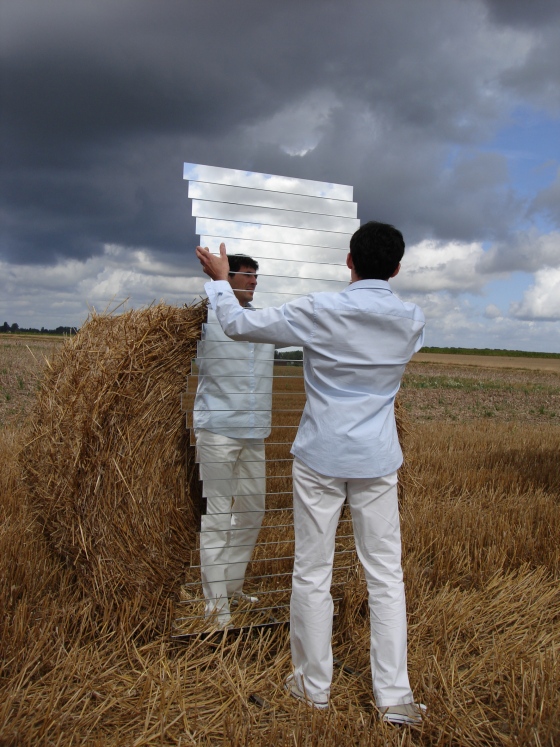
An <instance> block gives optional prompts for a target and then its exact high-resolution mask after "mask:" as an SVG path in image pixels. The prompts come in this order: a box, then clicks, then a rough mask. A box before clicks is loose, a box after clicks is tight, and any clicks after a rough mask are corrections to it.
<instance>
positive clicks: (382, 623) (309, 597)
mask: <svg viewBox="0 0 560 747" xmlns="http://www.w3.org/2000/svg"><path fill="white" fill-rule="evenodd" d="M293 482H294V526H295V538H296V558H295V564H294V573H293V579H292V598H291V604H290V641H291V648H292V662H293V665H294V677H295V680H296V683H297V685H298V687H299V688H300V690H303V691H304V692H305V693H307V696H308V697H310V698H311V699H312V700H314V701H317V702H324V701H325V699H327V698H328V697H329V694H330V686H331V680H332V671H333V658H332V648H331V633H332V618H333V601H332V596H331V593H330V586H331V579H332V566H333V557H334V545H335V533H336V527H337V524H338V519H339V516H340V511H341V509H342V505H343V503H344V500H345V499H346V498H347V499H348V504H349V506H350V510H351V512H352V522H353V525H354V536H355V540H356V549H357V551H358V556H359V558H360V560H361V562H362V565H363V567H364V571H365V575H366V582H367V588H368V596H369V611H370V625H371V644H370V645H371V648H370V657H371V671H372V679H373V692H374V695H375V702H376V704H377V705H378V706H388V705H397V704H402V703H410V702H412V701H413V700H414V698H413V695H412V691H411V689H410V684H409V681H408V674H407V657H406V608H405V596H404V585H403V577H402V569H401V541H400V524H399V511H398V502H397V475H396V473H394V474H391V475H386V476H385V477H379V478H375V479H370V478H366V479H350V480H348V479H340V478H334V477H328V476H325V475H320V474H318V473H317V472H315V471H314V470H312V469H311V468H309V467H308V466H307V465H305V464H304V463H303V462H301V461H299V460H298V459H297V458H296V459H294V464H293Z"/></svg>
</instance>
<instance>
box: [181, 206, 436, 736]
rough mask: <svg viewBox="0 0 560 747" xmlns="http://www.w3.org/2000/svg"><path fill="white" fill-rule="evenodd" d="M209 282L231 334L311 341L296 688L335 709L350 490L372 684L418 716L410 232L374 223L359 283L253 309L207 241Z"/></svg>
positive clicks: (399, 715) (295, 584) (299, 487)
mask: <svg viewBox="0 0 560 747" xmlns="http://www.w3.org/2000/svg"><path fill="white" fill-rule="evenodd" d="M196 252H197V256H198V258H199V260H200V262H201V264H202V267H203V269H204V272H206V274H208V275H210V277H211V278H212V279H213V280H215V281H217V282H214V283H207V284H206V286H205V288H206V292H207V293H208V297H209V299H210V303H211V305H212V307H213V309H214V310H215V311H216V315H217V317H218V321H219V322H220V324H221V325H222V327H223V329H224V331H225V332H226V334H228V335H229V336H230V337H232V338H233V339H240V340H251V341H253V342H267V341H270V340H274V341H275V342H276V344H277V345H279V346H281V347H283V346H288V345H299V346H303V350H304V380H305V387H306V393H307V403H306V405H305V408H304V411H303V414H302V418H301V423H300V426H299V429H298V433H297V436H296V439H295V441H294V444H293V447H292V453H293V455H294V465H293V483H294V525H295V561H294V572H293V578H292V597H291V603H290V638H291V649H292V663H293V674H292V675H291V676H290V677H289V678H288V680H287V683H286V689H287V690H288V691H289V692H290V693H291V694H292V695H294V696H295V697H296V698H299V699H301V700H304V701H305V702H307V703H308V704H309V705H312V706H314V707H316V708H327V707H328V701H329V695H330V686H331V680H332V667H333V660H332V649H331V633H332V615H333V602H332V597H331V594H330V585H331V578H332V565H333V556H334V538H335V532H336V526H337V523H338V518H339V516H340V511H341V508H342V505H343V503H344V501H345V499H347V500H348V503H349V505H350V509H351V512H352V520H353V525H354V535H355V540H356V548H357V551H358V555H359V558H360V560H361V562H362V565H363V566H364V570H365V575H366V581H367V587H368V595H369V607H370V625H371V648H370V654H371V668H372V677H373V691H374V695H375V700H376V704H377V706H378V708H379V710H380V713H381V715H382V718H383V719H384V720H385V721H390V722H392V723H409V724H410V723H419V722H420V721H421V720H422V711H423V710H424V706H422V705H421V704H416V703H414V698H413V695H412V691H411V689H410V684H409V680H408V672H407V657H406V608H405V596H404V585H403V579H402V568H401V544H400V525H399V513H398V503H397V469H398V468H399V467H400V465H401V463H402V452H401V448H400V446H399V442H398V437H397V430H396V425H395V417H394V400H395V396H396V394H397V392H398V389H399V386H400V381H401V378H402V375H403V373H404V369H405V366H406V364H407V363H408V361H409V360H410V358H411V357H412V355H413V354H414V353H415V352H416V351H417V350H419V349H420V347H421V346H422V342H423V329H424V323H425V322H424V315H423V314H422V311H421V310H420V309H419V308H418V307H417V306H416V305H414V304H412V303H404V302H403V301H401V300H400V299H399V298H398V297H397V296H395V295H394V294H393V292H392V291H391V288H390V286H389V283H388V282H387V281H388V280H389V279H390V278H392V277H394V276H395V275H396V274H397V273H398V272H399V269H400V261H401V259H402V257H403V254H404V240H403V237H402V234H401V233H400V231H398V230H397V229H396V228H394V227H393V226H390V225H387V224H384V223H377V222H373V221H372V222H370V223H367V224H365V225H363V226H362V227H361V228H359V229H358V231H356V233H355V234H354V235H353V236H352V239H351V241H350V252H349V254H348V256H347V265H348V268H349V270H350V276H351V283H350V285H349V286H348V288H347V289H346V290H344V291H342V292H341V293H313V294H311V295H309V296H305V297H303V298H300V299H297V300H296V301H292V302H290V303H287V304H284V305H283V306H281V307H278V308H268V309H261V310H259V311H256V312H254V313H246V312H245V311H244V310H243V308H241V307H240V306H239V304H237V303H236V300H235V297H234V296H233V293H232V292H231V289H230V288H229V285H228V284H227V283H224V282H223V280H225V279H226V277H227V259H226V255H225V246H224V245H223V244H222V245H221V246H220V256H219V257H216V256H214V255H212V254H211V253H210V252H209V250H208V249H206V248H202V247H197V250H196Z"/></svg>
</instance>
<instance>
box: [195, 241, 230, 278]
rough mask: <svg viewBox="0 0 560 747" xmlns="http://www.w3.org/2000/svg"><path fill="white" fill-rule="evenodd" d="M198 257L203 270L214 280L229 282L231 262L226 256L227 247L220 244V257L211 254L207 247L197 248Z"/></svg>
mask: <svg viewBox="0 0 560 747" xmlns="http://www.w3.org/2000/svg"><path fill="white" fill-rule="evenodd" d="M196 256H197V257H198V258H199V260H200V264H201V265H202V269H203V270H204V272H205V273H206V274H207V275H209V276H210V277H211V278H212V280H227V279H228V274H229V262H228V258H227V254H226V245H225V244H220V256H219V257H217V256H216V255H215V254H212V253H211V252H210V249H208V247H207V246H205V247H202V246H197V247H196Z"/></svg>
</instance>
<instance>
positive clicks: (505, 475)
mask: <svg viewBox="0 0 560 747" xmlns="http://www.w3.org/2000/svg"><path fill="white" fill-rule="evenodd" d="M21 352H23V350H22V351H21ZM26 355H27V353H26V354H24V356H23V357H24V358H25V356H26ZM10 360H11V359H10ZM18 361H19V362H18ZM1 365H4V366H6V364H5V363H3V362H2V364H1ZM9 366H10V371H11V373H10V376H11V379H10V381H12V384H10V386H15V387H16V388H17V387H18V383H17V382H18V379H17V376H18V375H19V376H22V373H21V370H18V366H20V368H21V367H25V366H27V369H26V370H28V369H32V368H33V366H32V365H31V364H29V362H28V361H27V358H25V360H24V361H23V362H22V360H21V356H17V355H15V356H14V358H13V362H10V363H9ZM37 367H38V364H37ZM24 380H25V379H24ZM559 391H560V379H559V377H558V376H557V375H555V374H551V373H538V372H537V373H535V372H531V373H530V374H529V373H528V372H526V371H511V370H505V371H502V370H492V371H490V370H488V369H482V368H481V369H472V368H470V367H469V368H468V369H467V368H461V367H450V366H439V365H437V364H413V365H411V367H410V369H409V373H408V375H407V380H406V382H405V386H404V388H403V391H402V394H401V401H402V403H403V405H404V407H405V408H406V411H407V413H408V423H407V435H406V438H405V450H406V466H405V469H404V471H403V483H404V488H405V490H404V495H403V496H402V525H403V546H404V556H403V564H404V569H405V579H406V585H407V601H408V614H409V625H410V627H409V668H410V674H411V681H412V685H413V688H414V690H415V694H416V696H417V698H418V699H420V700H422V701H423V702H425V703H426V704H427V705H428V708H429V716H428V718H427V719H426V721H425V723H424V725H423V727H422V729H421V730H415V731H409V730H407V729H405V730H396V729H393V728H390V727H388V726H383V725H381V724H380V723H379V722H378V720H377V719H376V718H375V715H374V712H373V709H372V695H371V684H370V677H369V661H368V659H369V656H368V649H369V641H368V638H369V636H368V619H367V615H368V610H367V598H366V594H365V588H364V583H363V579H362V576H361V571H360V569H359V567H358V566H356V565H354V566H353V568H352V570H351V571H350V573H349V574H348V576H347V577H346V583H345V587H344V592H343V598H342V601H341V606H340V613H339V615H338V617H337V618H336V621H335V632H334V655H335V657H337V659H338V660H339V661H340V662H342V663H343V664H344V665H345V667H344V668H342V667H337V668H336V669H335V678H334V682H333V689H332V707H331V709H330V710H329V712H328V713H326V714H323V713H316V712H309V711H308V710H307V709H306V707H305V706H302V705H299V704H297V703H296V702H295V701H293V700H291V699H289V698H288V697H286V696H285V694H284V693H283V691H282V688H281V685H282V682H283V679H284V677H285V676H286V675H287V674H288V672H289V667H290V663H289V661H290V660H289V642H288V637H287V634H286V631H285V630H284V629H282V628H277V629H268V630H265V631H264V632H260V633H259V632H253V633H249V634H246V635H242V636H238V637H237V636H230V637H224V638H218V639H215V640H214V641H208V640H207V641H202V640H200V639H192V640H191V641H190V643H188V644H186V645H185V644H179V645H178V644H176V643H174V642H171V641H170V640H169V639H168V638H167V637H163V638H162V637H161V635H159V634H156V633H155V631H154V627H153V625H152V623H151V621H150V619H149V616H148V617H146V619H145V625H143V626H137V627H136V628H135V629H131V622H130V621H131V620H137V618H138V616H137V614H136V611H135V609H134V606H135V602H134V601H128V602H127V603H125V604H123V605H122V607H121V608H120V609H119V610H118V611H117V612H114V611H113V613H112V614H111V615H110V616H108V615H106V616H103V615H102V614H100V612H99V610H98V609H96V607H95V605H93V604H92V602H91V600H90V599H88V598H87V597H86V596H85V595H84V593H83V591H81V590H80V586H79V585H78V584H77V583H76V580H75V578H74V577H73V575H72V572H71V571H70V570H69V569H67V568H65V567H63V566H62V565H61V563H60V562H59V561H58V560H57V559H56V558H55V557H54V556H53V555H52V553H51V551H50V549H49V547H48V545H47V543H46V541H45V539H44V537H43V534H42V532H41V530H40V527H39V525H38V523H37V521H36V517H35V511H34V507H33V506H32V505H29V503H28V501H27V496H26V493H25V491H24V489H23V487H22V482H21V479H20V474H19V471H18V467H17V460H16V454H17V451H18V450H19V448H21V444H22V443H23V441H24V439H25V432H26V430H25V426H24V424H23V415H24V411H25V410H26V407H27V404H26V403H24V402H22V403H21V407H20V408H17V409H16V411H15V412H9V411H7V410H6V409H4V410H3V424H2V428H1V429H0V457H1V459H2V472H1V477H0V511H1V512H2V522H1V530H0V562H1V563H2V574H1V580H0V600H1V603H2V609H3V612H4V614H3V617H2V621H1V623H0V626H1V628H2V633H1V640H2V649H3V650H2V654H3V656H2V671H1V675H0V687H1V698H0V743H1V744H5V745H12V744H13V745H16V744H17V745H38V744H41V745H42V744H45V745H50V744H52V745H54V744H61V745H70V744H72V745H78V744H88V745H136V746H137V747H140V745H148V744H161V745H178V744H181V745H188V744H200V745H205V744H207V745H217V744H225V745H252V744H254V745H259V744H274V745H288V744H290V745H293V744H296V745H319V744H321V745H322V746H324V747H326V746H327V745H361V744H363V745H402V746H404V745H436V744H437V745H444V744H446V745H447V744H449V745H498V744H499V745H512V746H513V745H516V746H518V747H521V746H522V745H535V746H539V745H550V747H553V745H556V744H559V743H560V695H559V693H560V659H559V654H560V652H559V640H560V635H559V634H560V590H559V589H560V585H559V584H558V580H559V575H560V550H559V548H560V506H559V494H560V477H559V471H558V466H557V465H558V451H559V446H560V428H559V425H560V420H559V419H558V414H560V407H559V406H558V397H559V394H558V393H559ZM30 399H31V398H29V400H28V401H30ZM492 403H494V404H495V403H498V404H499V406H498V407H495V406H494V407H491V405H492ZM487 411H491V412H492V415H487V414H486V412H487ZM552 413H554V415H552ZM288 432H289V431H288V429H286V430H285V433H286V434H288ZM277 440H281V439H280V438H278V439H277ZM285 440H287V439H285ZM277 448H278V449H281V450H282V453H283V452H284V451H285V447H280V446H279V447H277ZM270 456H272V457H273V456H274V452H273V451H272V450H271V451H270V453H269V457H270ZM282 479H283V480H284V481H285V482H284V483H282ZM282 485H284V488H286V489H287V488H288V487H289V478H288V477H284V478H279V479H278V486H279V487H278V490H280V491H281V490H282ZM286 510H287V511H288V512H289V509H288V508H287V509H286ZM276 521H277V523H280V524H281V523H283V522H279V521H278V520H276ZM274 531H275V532H276V534H277V538H278V539H280V540H281V539H283V537H284V535H283V532H282V531H281V530H280V529H276V530H274ZM345 533H346V532H345ZM275 536H276V535H275ZM171 614H172V613H171V610H170V621H169V624H171ZM255 696H256V697H255Z"/></svg>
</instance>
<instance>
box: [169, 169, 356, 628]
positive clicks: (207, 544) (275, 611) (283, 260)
mask: <svg viewBox="0 0 560 747" xmlns="http://www.w3.org/2000/svg"><path fill="white" fill-rule="evenodd" d="M184 178H185V179H186V180H188V182H189V185H188V196H189V198H190V199H191V200H192V214H193V216H195V217H196V232H197V234H199V236H200V242H199V243H200V244H201V245H203V246H208V247H209V248H210V250H211V251H213V252H215V253H217V252H218V249H219V245H220V244H221V243H222V242H223V243H225V244H226V248H227V251H228V254H245V255H248V256H249V257H252V258H253V259H255V260H257V261H258V263H259V269H258V280H257V285H256V288H255V292H254V299H253V301H252V305H253V306H254V307H255V308H260V307H267V306H278V305H281V304H282V303H285V302H286V301H290V300H293V299H295V298H297V297H298V296H302V295H306V294H308V293H311V292H314V291H337V290H342V289H343V288H344V287H346V285H347V284H348V282H349V281H350V273H349V270H348V268H347V266H346V256H347V253H348V247H349V241H350V238H351V236H352V234H353V233H354V231H355V230H356V229H357V228H358V227H359V220H358V219H357V205H356V203H355V202H353V201H352V193H353V190H352V187H350V186H348V185H340V184H332V183H329V182H317V181H312V180H306V179H295V178H292V177H285V176H276V175H273V174H259V173H255V172H248V171H241V170H236V169H225V168H219V167H215V166H204V165H199V164H191V163H186V164H185V165H184ZM246 277H247V276H244V278H246ZM230 278H231V280H230V282H231V283H232V287H234V290H235V286H234V283H235V282H236V281H235V276H230ZM206 280H207V278H206V277H205V276H204V275H203V274H202V272H201V273H200V278H197V279H196V283H197V284H199V287H200V292H201V294H202V292H203V285H204V283H205V282H206ZM238 282H240V283H241V282H242V279H240V280H238ZM242 289H243V287H242V286H241V287H240V290H242ZM304 405H305V390H304V380H303V368H302V359H301V351H298V350H292V351H287V352H284V351H283V352H282V354H281V356H280V357H279V356H277V355H275V351H274V346H273V345H263V344H253V343H245V342H234V341H232V340H230V339H229V338H227V337H226V336H225V335H224V333H223V332H222V329H221V327H220V325H219V324H218V323H217V319H216V317H215V314H214V313H213V312H212V311H209V313H208V321H207V322H206V323H205V325H204V326H203V332H202V339H201V340H200V342H199V343H198V345H197V357H196V358H195V359H194V360H192V361H191V362H190V372H189V375H188V379H187V386H186V391H185V392H184V393H183V395H182V408H183V410H184V412H185V415H186V423H187V428H188V429H189V432H190V438H189V441H190V444H191V446H190V447H189V448H191V452H189V453H190V457H189V459H190V460H191V461H190V464H197V465H198V468H199V469H200V478H201V482H200V483H199V486H200V488H199V489H200V495H201V498H200V500H201V523H200V531H199V534H198V540H197V546H196V547H195V548H194V550H193V552H192V557H191V565H190V568H189V569H188V570H187V577H186V580H185V583H184V585H183V587H182V591H181V599H180V602H179V609H180V610H181V612H180V615H179V616H178V617H177V618H176V620H175V623H174V625H175V636H176V637H183V636H190V635H198V634H200V633H212V632H213V631H221V630H224V629H225V628H229V627H233V628H243V627H246V626H260V625H263V626H268V625H271V624H279V623H284V622H287V621H288V619H289V597H290V580H291V579H290V577H291V572H292V564H293V554H294V547H293V532H290V530H291V528H293V515H292V483H291V463H292V457H291V454H290V446H291V443H292V441H293V439H294V437H295V434H296V430H297V427H298V424H299V421H300V418H301V412H302V409H303V407H304ZM253 431H254V433H253ZM224 437H225V438H224ZM247 441H251V446H250V448H249V447H248V446H247V447H246V446H244V444H245V443H246V442H247ZM350 533H351V527H350V524H349V517H348V516H346V515H344V514H343V515H342V517H341V521H340V524H339V529H338V535H337V536H338V538H339V539H338V542H337V548H336V551H335V562H334V572H333V586H332V590H333V598H334V602H335V609H336V606H337V604H338V602H339V600H340V598H341V596H342V587H343V585H344V583H345V581H346V579H347V571H348V569H349V568H350V567H351V565H352V562H351V557H352V556H351V553H352V552H353V550H351V549H349V548H348V543H347V542H346V539H347V537H348V536H350Z"/></svg>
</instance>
